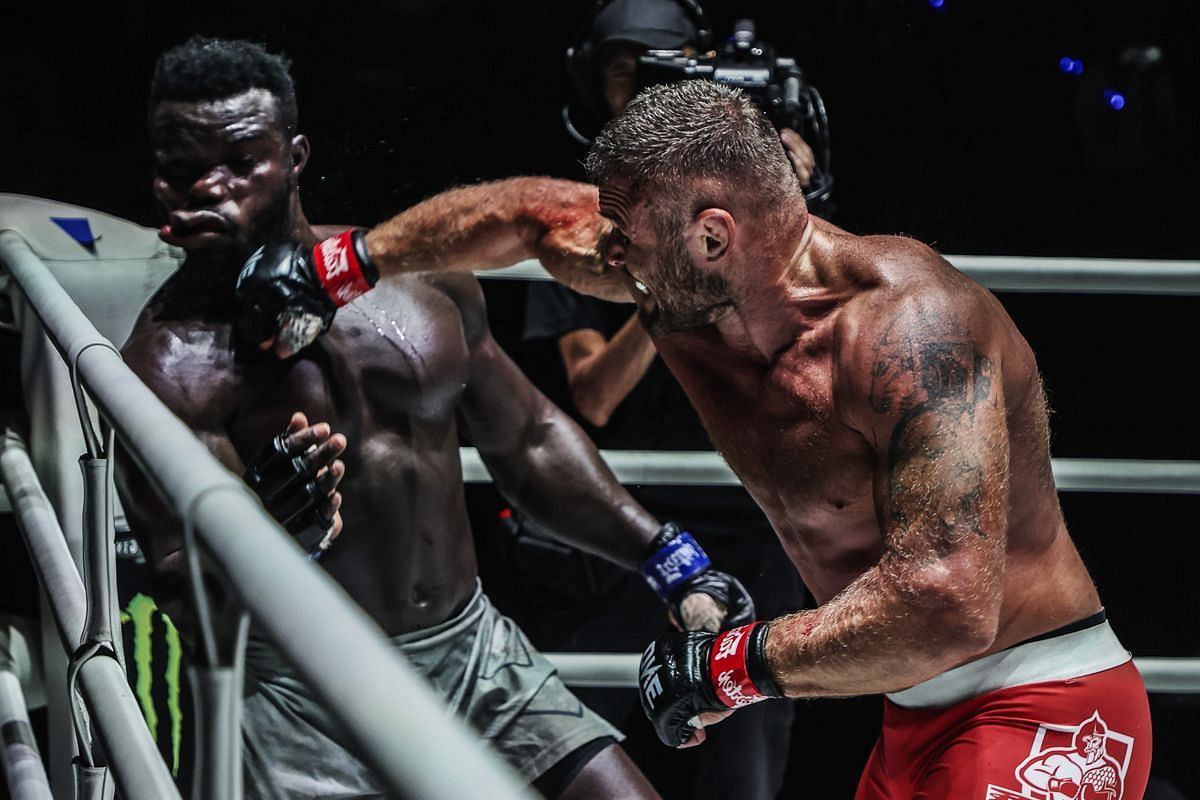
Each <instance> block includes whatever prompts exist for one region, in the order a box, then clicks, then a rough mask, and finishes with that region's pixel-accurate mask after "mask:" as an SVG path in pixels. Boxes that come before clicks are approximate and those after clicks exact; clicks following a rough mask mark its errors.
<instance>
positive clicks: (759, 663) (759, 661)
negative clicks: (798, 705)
mask: <svg viewBox="0 0 1200 800" xmlns="http://www.w3.org/2000/svg"><path fill="white" fill-rule="evenodd" d="M769 629H770V625H769V624H768V623H765V622H752V623H751V624H749V625H743V626H742V627H740V628H734V629H733V630H728V631H724V632H723V633H708V632H706V631H686V632H681V633H668V634H667V635H666V636H662V637H660V638H659V639H658V640H657V641H655V642H652V643H651V644H650V646H649V647H647V648H646V652H645V653H643V654H642V663H641V667H640V668H639V670H638V695H639V696H640V698H641V701H642V710H643V711H645V712H646V716H647V717H649V718H650V722H651V723H652V724H653V725H654V731H655V733H657V734H658V738H659V739H661V740H662V742H663V744H665V745H667V746H669V747H678V746H679V745H681V744H683V743H684V742H686V741H687V740H688V739H689V738H690V737H691V735H692V731H693V730H694V726H693V725H692V724H691V723H690V722H689V720H692V719H693V718H695V717H696V716H697V715H698V714H700V713H701V712H703V711H728V710H729V709H731V708H741V707H742V706H748V705H750V704H752V703H757V702H759V701H760V700H767V699H770V698H774V697H783V693H782V692H780V691H779V687H778V686H777V685H776V684H775V679H774V678H773V677H771V672H770V670H769V669H768V668H767V660H766V655H765V654H764V648H765V647H766V642H767V631H768V630H769Z"/></svg>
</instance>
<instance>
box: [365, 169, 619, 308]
mask: <svg viewBox="0 0 1200 800" xmlns="http://www.w3.org/2000/svg"><path fill="white" fill-rule="evenodd" d="M609 227H610V226H609V223H608V222H607V221H606V220H605V219H604V218H603V217H601V216H600V212H599V201H598V199H597V191H596V187H594V186H590V185H588V184H584V183H576V182H573V181H566V180H558V179H554V178H532V177H522V178H508V179H506V180H500V181H494V182H492V183H482V184H478V185H474V186H464V187H460V188H457V189H451V190H449V191H446V192H443V193H441V194H438V195H435V196H433V197H430V198H429V199H427V200H424V201H422V202H420V203H418V204H417V205H415V206H413V207H411V208H409V209H406V210H405V211H402V212H401V213H399V214H397V215H396V216H395V217H393V218H392V219H390V220H388V221H386V222H383V223H380V224H379V225H377V226H376V227H375V228H373V229H372V230H371V231H369V232H368V233H367V239H366V241H367V250H368V252H369V253H370V254H371V258H372V260H373V261H374V262H375V264H376V266H377V267H378V268H379V273H380V275H381V276H383V277H386V276H388V275H394V274H398V273H403V272H471V271H474V270H486V269H498V268H500V267H507V266H510V265H512V264H515V263H516V262H518V261H521V260H524V259H530V258H536V259H538V260H539V261H541V263H542V266H544V267H545V268H546V269H547V270H548V271H549V272H550V273H551V274H552V275H554V277H555V278H557V279H558V280H559V281H561V282H562V283H564V284H566V285H567V286H570V287H571V288H572V289H575V290H577V291H580V292H584V293H586V294H593V295H596V296H597V297H602V298H604V299H606V300H622V301H628V300H629V293H628V291H627V290H626V289H625V288H624V286H623V285H622V284H621V282H620V281H619V279H618V278H617V276H615V275H614V274H612V273H611V272H610V271H609V270H608V269H607V268H606V267H605V266H604V264H603V260H602V258H601V256H600V240H601V237H602V236H603V235H605V234H607V232H608V230H609Z"/></svg>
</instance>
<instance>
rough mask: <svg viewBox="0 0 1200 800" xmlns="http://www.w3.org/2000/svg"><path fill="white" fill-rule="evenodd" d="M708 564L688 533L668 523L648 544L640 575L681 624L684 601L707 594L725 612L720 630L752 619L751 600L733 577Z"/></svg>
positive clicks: (752, 603) (709, 562) (752, 604)
mask: <svg viewBox="0 0 1200 800" xmlns="http://www.w3.org/2000/svg"><path fill="white" fill-rule="evenodd" d="M711 564H712V562H711V561H709V559H708V556H707V555H705V554H704V551H703V550H701V549H700V545H699V544H697V543H696V540H695V539H693V538H692V535H691V534H690V533H688V532H687V531H681V530H679V526H678V525H676V524H675V523H674V522H668V523H666V524H665V525H663V526H662V528H661V529H660V530H659V532H658V535H657V536H655V537H654V541H652V542H651V543H650V546H649V548H648V555H647V558H646V560H645V561H644V562H643V563H642V569H641V572H642V575H643V577H645V578H646V582H647V583H649V584H650V588H651V589H653V590H654V591H655V592H657V593H658V596H659V597H661V598H662V599H663V601H664V602H665V603H667V605H668V606H670V608H671V612H672V613H673V614H674V615H675V619H676V620H678V622H679V624H680V625H682V624H684V618H683V612H682V609H681V607H682V604H683V599H684V598H685V597H687V596H688V595H690V594H694V593H696V592H700V593H702V594H706V595H708V596H709V597H711V598H712V599H713V600H715V601H717V602H718V603H720V604H721V606H722V607H723V608H724V609H725V618H724V620H722V622H721V625H720V628H721V630H725V629H726V628H733V627H736V626H738V625H745V624H746V623H748V622H750V621H751V620H753V619H754V601H753V600H752V599H751V598H750V593H749V592H747V591H746V587H745V586H743V585H742V582H741V581H739V580H738V579H737V578H735V577H733V576H732V575H727V574H725V573H724V572H718V571H717V570H714V569H710V568H709V567H710V566H711Z"/></svg>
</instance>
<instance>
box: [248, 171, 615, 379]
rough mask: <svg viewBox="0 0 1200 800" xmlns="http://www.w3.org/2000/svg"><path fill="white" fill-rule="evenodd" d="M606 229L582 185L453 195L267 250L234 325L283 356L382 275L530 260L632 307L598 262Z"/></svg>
mask: <svg viewBox="0 0 1200 800" xmlns="http://www.w3.org/2000/svg"><path fill="white" fill-rule="evenodd" d="M610 230H611V225H610V224H609V223H608V221H607V220H605V219H604V218H603V217H601V216H600V212H599V201H598V199H597V191H596V188H595V187H594V186H589V185H587V184H583V183H575V182H573V181H565V180H558V179H554V178H509V179H507V180H501V181H495V182H492V183H483V184H478V185H476V186H465V187H461V188H458V189H451V190H449V191H447V192H443V193H442V194H439V195H435V196H434V197H431V198H429V199H427V200H424V201H422V202H420V203H418V204H417V205H415V206H413V207H412V208H409V209H407V210H405V211H403V212H401V213H400V214H397V215H396V216H395V217H393V218H392V219H390V220H388V221H387V222H384V223H382V224H380V225H378V226H376V227H375V228H374V229H372V230H370V231H366V232H364V231H362V230H347V231H344V232H342V233H340V234H338V235H336V236H333V237H330V238H327V239H324V240H322V241H320V242H318V243H317V244H316V245H315V246H312V245H311V244H310V243H307V242H306V243H295V242H284V243H273V244H268V245H264V247H262V248H260V249H259V250H258V251H257V252H256V253H255V254H254V255H252V256H251V257H250V258H249V259H248V260H247V261H246V264H245V266H244V267H243V269H242V272H241V274H240V275H239V276H238V279H237V296H238V307H239V318H238V328H239V330H240V331H241V334H242V336H244V337H245V338H246V339H248V340H249V341H251V342H253V343H255V344H257V345H258V346H259V347H260V348H261V349H263V350H268V349H271V350H274V351H275V353H276V354H277V355H279V356H280V357H281V358H287V357H288V356H291V355H292V354H294V353H297V352H299V351H300V350H301V349H302V348H304V347H307V346H308V345H309V344H311V343H312V342H313V341H314V340H315V339H316V337H317V336H319V335H320V334H321V333H322V332H323V331H325V330H327V329H328V328H329V325H330V324H331V323H332V322H333V318H334V315H335V314H336V313H337V309H338V308H339V307H341V306H343V305H345V304H346V303H348V302H350V301H351V300H353V299H354V298H355V297H358V296H359V295H361V294H363V293H365V292H368V291H370V289H371V287H373V286H374V285H375V283H376V282H377V281H379V280H380V279H381V278H386V277H388V276H390V275H399V274H402V273H406V272H472V271H475V270H487V269H498V268H500V267H507V266H510V265H512V264H515V263H516V262H518V261H521V260H523V259H530V258H536V259H538V260H539V261H541V263H542V266H543V267H545V268H546V269H547V270H548V271H549V272H550V273H551V274H552V275H554V277H555V278H557V279H558V280H559V281H561V282H562V283H564V284H566V285H568V286H570V287H571V288H573V289H576V290H578V291H580V292H584V293H587V294H592V295H595V296H597V297H601V298H604V299H607V300H628V299H629V293H628V290H627V289H626V288H625V286H624V283H623V278H622V276H621V275H619V274H617V273H616V272H615V271H614V270H612V269H610V268H609V267H608V266H607V265H606V264H605V262H604V259H603V258H602V256H601V252H602V249H603V247H602V243H603V240H604V237H605V236H607V234H608V232H609V231H610Z"/></svg>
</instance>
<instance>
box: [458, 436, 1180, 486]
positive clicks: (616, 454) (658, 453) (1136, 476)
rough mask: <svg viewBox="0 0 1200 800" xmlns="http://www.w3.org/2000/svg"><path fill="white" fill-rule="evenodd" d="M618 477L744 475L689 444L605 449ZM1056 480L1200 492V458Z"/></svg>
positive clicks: (467, 476)
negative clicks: (681, 447) (678, 447)
mask: <svg viewBox="0 0 1200 800" xmlns="http://www.w3.org/2000/svg"><path fill="white" fill-rule="evenodd" d="M460 453H461V455H462V465H463V480H465V481H467V482H468V483H487V482H489V481H491V479H492V477H491V475H490V474H489V473H488V471H487V467H486V466H484V463H483V459H481V458H480V457H479V452H478V451H477V450H475V448H473V447H464V448H462V449H461V450H460ZM600 455H601V456H603V458H604V460H605V461H606V462H607V463H608V465H609V467H610V468H611V469H612V471H613V473H614V474H615V475H616V476H617V480H619V481H620V482H621V483H624V484H641V485H645V486H738V485H740V483H741V482H740V481H739V480H738V478H737V476H736V475H734V474H733V470H731V469H730V468H729V465H728V464H726V463H725V459H723V458H722V457H721V455H720V454H719V453H715V452H712V451H684V450H601V451H600ZM1052 464H1053V467H1054V480H1055V483H1056V484H1057V486H1058V490H1059V491H1062V492H1139V493H1140V492H1145V493H1157V494H1200V461H1162V460H1157V461H1156V460H1137V459H1121V458H1056V459H1054V460H1053V462H1052Z"/></svg>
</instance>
